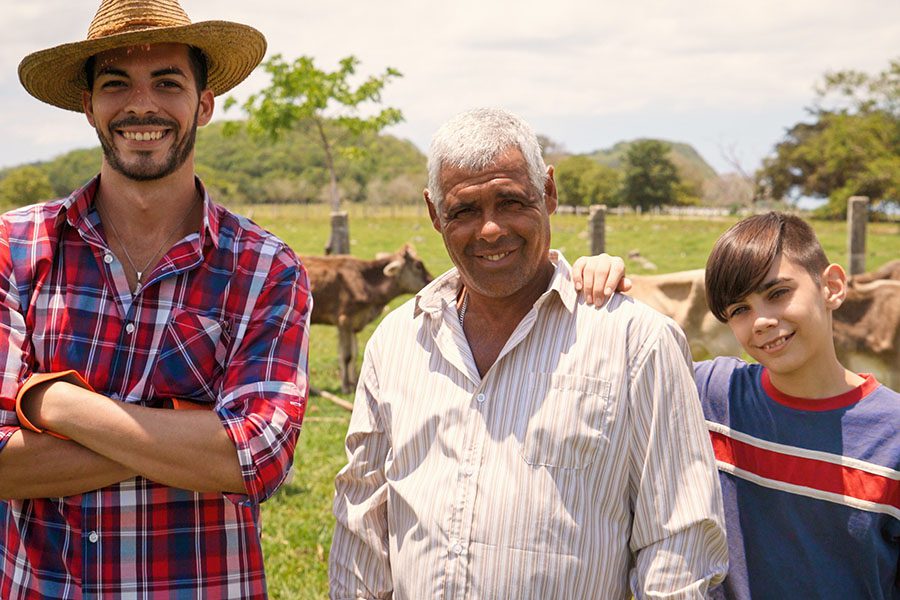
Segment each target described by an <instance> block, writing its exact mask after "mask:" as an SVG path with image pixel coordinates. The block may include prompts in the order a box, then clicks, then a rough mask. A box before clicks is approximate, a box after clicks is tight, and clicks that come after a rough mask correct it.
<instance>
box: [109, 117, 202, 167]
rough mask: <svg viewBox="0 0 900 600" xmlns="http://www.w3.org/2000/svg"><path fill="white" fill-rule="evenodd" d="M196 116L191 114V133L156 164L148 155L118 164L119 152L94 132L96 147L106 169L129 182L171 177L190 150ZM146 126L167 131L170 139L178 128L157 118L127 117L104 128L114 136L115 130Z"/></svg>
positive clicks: (194, 138)
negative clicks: (128, 162)
mask: <svg viewBox="0 0 900 600" xmlns="http://www.w3.org/2000/svg"><path fill="white" fill-rule="evenodd" d="M197 114H198V112H194V120H193V122H192V123H191V130H190V131H189V132H188V133H187V134H186V135H185V136H184V138H182V140H181V141H180V142H176V143H175V145H173V146H172V147H171V148H170V149H169V152H168V154H167V155H166V156H165V158H164V159H163V161H162V162H160V163H155V162H153V160H152V158H151V154H150V153H149V152H147V153H139V154H138V159H137V161H136V162H134V163H131V164H126V163H125V162H124V161H122V160H121V156H120V154H119V151H118V150H117V149H116V147H115V146H114V145H113V141H112V138H108V137H106V136H105V135H104V134H103V133H102V132H101V131H100V129H99V128H98V129H97V137H98V138H99V139H100V146H101V147H102V148H103V156H104V157H105V158H106V162H107V163H108V164H109V166H111V167H112V168H113V169H114V170H116V171H118V172H119V173H121V174H122V175H124V176H125V177H127V178H129V179H131V180H133V181H153V180H155V179H162V178H163V177H166V176H168V175H171V174H172V173H174V172H175V171H177V170H178V168H179V167H180V166H181V165H183V164H184V162H185V161H186V160H187V159H188V157H189V156H190V155H191V152H193V150H194V142H195V141H196V139H197ZM147 125H160V126H163V127H168V128H169V130H170V134H171V135H177V134H178V133H179V129H178V124H177V123H176V122H174V121H169V120H166V119H160V118H159V117H147V118H145V119H138V118H137V117H128V118H125V119H121V120H119V121H114V122H111V123H110V124H109V125H108V130H109V131H110V132H111V135H113V136H114V135H116V134H115V133H114V132H115V131H116V130H117V129H121V128H123V127H140V126H147Z"/></svg>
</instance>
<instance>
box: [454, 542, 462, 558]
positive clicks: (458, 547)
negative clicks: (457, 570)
mask: <svg viewBox="0 0 900 600" xmlns="http://www.w3.org/2000/svg"><path fill="white" fill-rule="evenodd" d="M451 550H452V551H453V554H455V555H457V556H459V555H460V554H462V552H463V547H462V546H461V545H460V544H453V548H451Z"/></svg>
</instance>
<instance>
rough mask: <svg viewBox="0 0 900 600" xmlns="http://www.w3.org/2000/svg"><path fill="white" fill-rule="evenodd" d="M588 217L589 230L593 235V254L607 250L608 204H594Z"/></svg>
mask: <svg viewBox="0 0 900 600" xmlns="http://www.w3.org/2000/svg"><path fill="white" fill-rule="evenodd" d="M590 215H591V216H590V217H588V230H589V231H590V236H591V254H601V253H603V252H606V205H605V204H592V205H591V211H590Z"/></svg>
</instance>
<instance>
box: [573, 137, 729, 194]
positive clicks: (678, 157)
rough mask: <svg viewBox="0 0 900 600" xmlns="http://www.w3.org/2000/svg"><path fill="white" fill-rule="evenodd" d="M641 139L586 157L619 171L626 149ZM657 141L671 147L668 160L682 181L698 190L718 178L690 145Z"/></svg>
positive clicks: (595, 152)
mask: <svg viewBox="0 0 900 600" xmlns="http://www.w3.org/2000/svg"><path fill="white" fill-rule="evenodd" d="M643 139H646V138H643ZM643 139H637V140H631V141H626V142H619V143H618V144H616V145H615V146H613V147H612V148H608V149H606V150H596V151H594V152H591V153H590V154H588V155H587V156H589V157H590V158H592V159H594V160H596V161H597V162H598V163H600V164H602V165H606V166H608V167H612V168H614V169H620V168H622V164H623V163H624V162H625V154H626V153H627V152H628V149H629V148H630V147H631V146H632V144H634V143H635V142H640V141H643ZM657 141H660V142H663V143H664V144H668V145H669V146H671V147H672V151H671V152H669V160H671V161H672V163H674V165H675V166H676V167H678V172H679V174H680V175H681V177H682V179H685V180H688V181H692V182H694V183H698V184H700V188H702V184H704V183H706V182H707V181H714V180H715V179H717V178H718V177H719V175H718V173H716V171H715V169H713V168H712V167H711V166H710V165H709V163H707V162H706V161H705V160H703V157H702V156H700V153H699V152H697V151H696V150H694V147H693V146H691V145H690V144H685V143H682V142H670V141H668V140H657Z"/></svg>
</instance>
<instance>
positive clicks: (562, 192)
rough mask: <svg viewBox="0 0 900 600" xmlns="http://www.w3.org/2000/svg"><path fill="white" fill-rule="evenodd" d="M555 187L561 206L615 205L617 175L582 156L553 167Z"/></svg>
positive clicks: (560, 162)
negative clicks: (554, 170) (554, 169)
mask: <svg viewBox="0 0 900 600" xmlns="http://www.w3.org/2000/svg"><path fill="white" fill-rule="evenodd" d="M556 187H557V190H558V192H559V201H560V203H561V204H567V205H569V206H590V205H591V204H606V205H608V206H614V205H616V204H617V193H618V190H619V173H618V172H617V171H616V170H615V169H612V168H611V167H607V166H605V165H601V164H600V163H598V162H597V161H595V160H592V159H591V158H589V157H587V156H585V155H577V156H568V157H566V158H563V159H562V160H560V161H559V163H557V165H556Z"/></svg>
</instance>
